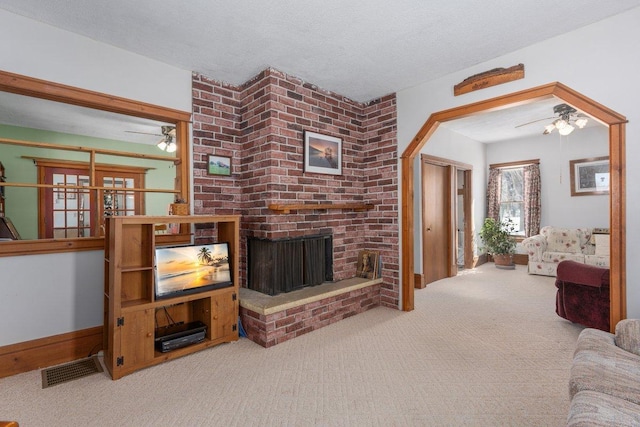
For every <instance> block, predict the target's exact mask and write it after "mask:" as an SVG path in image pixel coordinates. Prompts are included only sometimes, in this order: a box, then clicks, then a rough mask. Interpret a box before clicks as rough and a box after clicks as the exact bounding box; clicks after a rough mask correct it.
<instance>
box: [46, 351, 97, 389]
mask: <svg viewBox="0 0 640 427" xmlns="http://www.w3.org/2000/svg"><path fill="white" fill-rule="evenodd" d="M98 372H102V365H101V364H100V361H99V360H98V356H91V357H88V358H86V359H80V360H76V361H74V362H71V363H67V364H65V365H60V366H54V367H52V368H47V369H43V370H42V388H47V387H51V386H54V385H58V384H62V383H66V382H67V381H72V380H77V379H78V378H82V377H86V376H89V375H91V374H97V373H98Z"/></svg>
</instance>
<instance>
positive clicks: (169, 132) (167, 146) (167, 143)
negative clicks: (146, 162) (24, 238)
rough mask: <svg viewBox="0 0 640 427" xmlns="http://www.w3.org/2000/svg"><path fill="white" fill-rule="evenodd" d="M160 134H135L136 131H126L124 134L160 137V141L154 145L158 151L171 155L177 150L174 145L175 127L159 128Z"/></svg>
mask: <svg viewBox="0 0 640 427" xmlns="http://www.w3.org/2000/svg"><path fill="white" fill-rule="evenodd" d="M160 129H161V131H162V133H161V134H159V133H148V132H136V131H132V130H128V131H125V132H128V133H139V134H143V135H155V136H161V137H162V139H161V140H160V141H158V143H157V144H156V145H157V146H158V148H159V149H161V150H163V151H166V152H167V153H173V152H174V151H176V149H177V148H178V146H177V145H176V141H175V138H176V127H175V126H162V127H161V128H160Z"/></svg>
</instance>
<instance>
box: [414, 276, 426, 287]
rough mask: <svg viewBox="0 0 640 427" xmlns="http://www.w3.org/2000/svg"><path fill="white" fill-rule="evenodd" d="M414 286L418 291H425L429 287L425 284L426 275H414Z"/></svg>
mask: <svg viewBox="0 0 640 427" xmlns="http://www.w3.org/2000/svg"><path fill="white" fill-rule="evenodd" d="M413 286H414V287H415V288H416V289H424V288H426V287H427V285H426V284H425V283H424V274H421V273H414V275H413Z"/></svg>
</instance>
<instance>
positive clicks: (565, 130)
mask: <svg viewBox="0 0 640 427" xmlns="http://www.w3.org/2000/svg"><path fill="white" fill-rule="evenodd" d="M574 129H575V127H573V126H571V125H570V124H568V123H567V124H566V125H565V126H563V127H562V128H560V129H558V133H559V134H560V135H562V136H567V135H569V134H570V133H571V132H573V130H574Z"/></svg>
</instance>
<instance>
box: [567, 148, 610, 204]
mask: <svg viewBox="0 0 640 427" xmlns="http://www.w3.org/2000/svg"><path fill="white" fill-rule="evenodd" d="M569 169H570V174H571V195H572V196H591V195H597V194H609V157H591V158H588V159H576V160H570V161H569Z"/></svg>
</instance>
